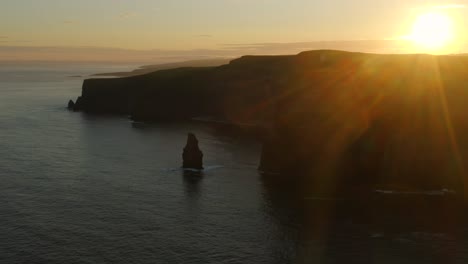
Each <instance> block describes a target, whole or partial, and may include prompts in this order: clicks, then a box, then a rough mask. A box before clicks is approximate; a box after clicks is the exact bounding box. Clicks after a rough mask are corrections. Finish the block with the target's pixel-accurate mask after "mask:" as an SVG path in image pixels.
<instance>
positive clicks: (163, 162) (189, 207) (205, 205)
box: [0, 63, 468, 264]
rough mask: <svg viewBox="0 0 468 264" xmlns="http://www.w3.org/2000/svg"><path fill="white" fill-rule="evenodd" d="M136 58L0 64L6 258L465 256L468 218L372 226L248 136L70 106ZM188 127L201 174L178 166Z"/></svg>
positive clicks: (0, 233) (423, 259) (1, 223)
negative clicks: (435, 225) (306, 187)
mask: <svg viewBox="0 0 468 264" xmlns="http://www.w3.org/2000/svg"><path fill="white" fill-rule="evenodd" d="M134 67H135V65H124V66H109V65H85V64H75V65H68V64H27V65H26V64H19V63H10V64H1V65H0V181H1V183H0V263H8V264H10V263H239V264H240V263H278V264H280V263H281V264H282V263H466V262H467V261H468V253H467V248H468V247H467V245H468V244H467V243H466V242H465V239H464V238H465V237H466V229H465V228H463V229H461V231H460V229H457V231H456V232H450V228H449V231H447V228H445V229H441V230H437V231H434V230H432V229H431V230H430V231H429V230H425V229H424V228H412V227H405V228H403V229H400V228H398V227H394V228H390V227H392V221H393V220H392V219H393V218H392V215H388V216H387V215H385V216H384V217H381V216H375V215H374V216H372V217H373V218H372V219H371V220H372V221H371V222H372V224H369V221H370V220H369V218H368V217H367V216H365V217H360V216H359V212H358V213H356V214H353V215H352V216H343V217H341V216H339V217H336V216H331V215H332V213H330V211H329V208H330V206H329V205H330V203H334V200H333V199H327V198H326V197H325V198H323V197H318V198H305V197H296V196H297V195H294V192H292V193H291V192H287V191H286V187H285V186H283V185H282V184H283V183H282V180H281V179H279V180H273V181H270V180H269V177H270V176H269V175H263V174H262V173H261V172H259V171H258V170H257V167H258V163H259V158H260V152H261V145H260V143H259V142H258V141H257V140H255V139H253V138H250V137H248V136H245V135H239V134H236V133H232V132H231V131H229V130H226V129H221V128H219V127H213V126H211V125H209V124H203V123H159V124H158V123H155V124H145V123H133V122H132V121H130V120H129V119H128V118H127V117H126V116H102V115H87V114H83V113H75V112H70V111H68V110H67V109H66V104H67V102H68V100H69V99H76V97H77V96H78V95H79V94H80V93H81V85H82V82H83V79H84V78H87V77H88V76H89V75H90V74H93V73H99V72H109V71H121V70H128V69H132V68H134ZM189 132H192V133H194V134H196V136H197V137H198V139H199V141H200V148H201V150H202V151H203V152H204V164H205V168H206V169H205V170H204V171H202V172H199V173H197V172H190V171H184V170H182V169H180V166H181V164H182V149H183V147H184V145H185V142H186V138H187V133H189ZM271 177H274V176H271ZM399 217H400V218H401V217H404V216H399ZM376 219H377V220H376ZM460 232H461V233H460Z"/></svg>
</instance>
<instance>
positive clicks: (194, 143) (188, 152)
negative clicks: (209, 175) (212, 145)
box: [182, 133, 203, 170]
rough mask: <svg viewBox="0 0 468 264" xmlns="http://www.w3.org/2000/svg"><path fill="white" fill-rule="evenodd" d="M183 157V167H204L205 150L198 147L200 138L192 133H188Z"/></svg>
mask: <svg viewBox="0 0 468 264" xmlns="http://www.w3.org/2000/svg"><path fill="white" fill-rule="evenodd" d="M182 158H183V160H184V162H183V168H188V169H199V170H201V169H203V152H202V151H201V150H200V148H199V147H198V140H197V138H196V137H195V135H194V134H192V133H189V134H188V137H187V144H186V146H185V148H184V153H183V154H182Z"/></svg>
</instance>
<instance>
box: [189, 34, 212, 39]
mask: <svg viewBox="0 0 468 264" xmlns="http://www.w3.org/2000/svg"><path fill="white" fill-rule="evenodd" d="M193 36H194V37H198V38H212V37H213V35H210V34H200V35H193Z"/></svg>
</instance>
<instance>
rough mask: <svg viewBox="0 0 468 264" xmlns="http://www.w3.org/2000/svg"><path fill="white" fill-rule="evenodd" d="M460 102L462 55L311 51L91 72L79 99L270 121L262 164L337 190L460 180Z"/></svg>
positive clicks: (101, 107)
mask: <svg viewBox="0 0 468 264" xmlns="http://www.w3.org/2000/svg"><path fill="white" fill-rule="evenodd" d="M467 99H468V57H463V56H429V55H373V54H362V53H347V52H338V51H312V52H304V53H301V54H298V55H296V56H247V57H242V58H240V59H237V60H234V61H232V62H231V63H230V64H228V65H223V66H220V67H210V68H182V69H174V70H164V71H158V72H155V73H151V74H146V75H142V76H135V77H129V78H120V79H93V80H87V81H85V83H84V85H83V94H82V99H81V101H82V102H81V103H80V105H81V106H82V109H83V110H84V111H87V112H110V113H122V114H130V115H132V117H133V118H134V119H138V120H161V119H171V120H173V119H186V118H191V117H195V116H213V117H217V118H222V119H225V120H228V121H232V122H237V123H242V122H249V123H262V124H265V125H267V126H268V127H270V129H268V133H267V135H266V136H265V144H264V149H263V153H262V159H261V166H260V167H261V169H262V170H264V171H268V172H280V173H283V174H284V175H295V174H296V172H297V175H301V177H302V178H303V180H304V182H303V183H304V184H302V185H303V186H309V187H311V188H314V189H316V190H320V191H327V192H335V191H342V189H345V188H343V186H350V185H366V186H381V185H385V186H388V185H396V186H397V187H399V188H423V189H424V188H426V189H431V188H442V187H448V188H458V189H463V185H464V181H465V179H466V175H465V166H464V165H465V164H468V163H467V161H468V159H467V158H468V151H467V149H466V147H465V146H464V145H465V142H468V140H466V139H465V137H467V136H465V135H468V119H467V118H465V116H466V113H467V112H468V106H466V103H465V102H466V100H467ZM77 104H78V102H77ZM291 177H292V176H291ZM294 177H296V176H294Z"/></svg>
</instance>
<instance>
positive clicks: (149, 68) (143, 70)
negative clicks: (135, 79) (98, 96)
mask: <svg viewBox="0 0 468 264" xmlns="http://www.w3.org/2000/svg"><path fill="white" fill-rule="evenodd" d="M230 60H231V59H226V58H221V59H206V60H190V61H182V62H173V63H164V64H155V65H145V66H141V67H140V68H138V69H136V70H133V71H130V72H108V73H97V74H94V75H92V76H103V77H104V76H107V77H129V76H135V75H142V74H147V73H151V72H155V71H159V70H168V69H175V68H182V67H213V66H221V65H224V64H228V63H229V61H230Z"/></svg>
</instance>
